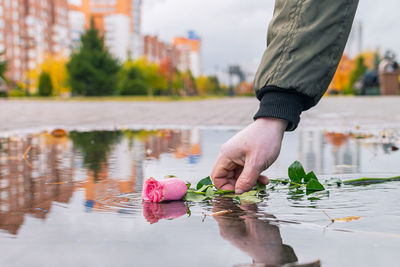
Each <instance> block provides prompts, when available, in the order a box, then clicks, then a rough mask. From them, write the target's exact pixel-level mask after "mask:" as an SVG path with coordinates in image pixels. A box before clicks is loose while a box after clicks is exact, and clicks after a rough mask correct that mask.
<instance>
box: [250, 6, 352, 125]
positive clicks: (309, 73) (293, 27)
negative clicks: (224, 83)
mask: <svg viewBox="0 0 400 267" xmlns="http://www.w3.org/2000/svg"><path fill="white" fill-rule="evenodd" d="M357 5H358V0H335V1H332V0H296V1H295V0H289V1H288V0H276V3H275V11H274V17H273V19H272V21H271V23H270V26H269V29H268V47H267V50H266V51H265V53H264V56H263V58H262V62H261V64H260V66H259V69H258V71H257V74H256V77H255V82H254V88H255V91H256V95H257V98H258V99H259V100H260V101H261V104H260V109H259V111H258V112H257V114H256V115H255V119H257V118H260V117H275V118H281V119H285V120H287V121H289V122H290V123H289V124H290V125H289V127H288V130H293V129H295V128H296V127H297V124H298V123H299V120H300V114H301V112H302V111H304V110H307V109H309V108H311V107H312V106H314V105H316V104H317V103H318V101H319V100H320V99H321V97H322V96H323V95H324V93H325V91H326V90H327V88H328V86H329V83H330V82H331V80H332V78H333V75H334V74H335V71H336V69H337V66H338V64H339V61H340V58H341V56H342V54H343V50H344V47H345V45H346V42H347V38H348V35H349V33H350V30H351V25H352V23H353V19H354V15H355V12H356V9H357Z"/></svg>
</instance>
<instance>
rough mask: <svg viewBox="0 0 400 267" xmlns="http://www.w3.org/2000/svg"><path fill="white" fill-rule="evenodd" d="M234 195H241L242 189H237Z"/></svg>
mask: <svg viewBox="0 0 400 267" xmlns="http://www.w3.org/2000/svg"><path fill="white" fill-rule="evenodd" d="M235 193H236V194H238V195H240V194H243V193H244V191H243V190H242V189H240V188H238V189H236V190H235Z"/></svg>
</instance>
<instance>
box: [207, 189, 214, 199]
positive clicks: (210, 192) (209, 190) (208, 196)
mask: <svg viewBox="0 0 400 267" xmlns="http://www.w3.org/2000/svg"><path fill="white" fill-rule="evenodd" d="M214 195H215V191H214V190H213V189H212V187H208V188H207V190H206V197H207V198H213V197H214Z"/></svg>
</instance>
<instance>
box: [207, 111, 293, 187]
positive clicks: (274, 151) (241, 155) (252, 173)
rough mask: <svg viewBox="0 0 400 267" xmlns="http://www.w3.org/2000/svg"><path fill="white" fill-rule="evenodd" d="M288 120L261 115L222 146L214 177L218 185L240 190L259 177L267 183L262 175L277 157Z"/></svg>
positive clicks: (251, 185) (213, 173)
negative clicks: (261, 116)
mask: <svg viewBox="0 0 400 267" xmlns="http://www.w3.org/2000/svg"><path fill="white" fill-rule="evenodd" d="M287 124H288V122H287V121H285V120H281V119H276V118H259V119H257V120H256V121H255V122H254V123H252V124H251V125H249V126H248V127H246V128H245V129H243V130H242V131H241V132H239V133H238V134H236V135H235V136H234V137H232V138H231V139H230V140H229V141H228V142H226V143H225V144H224V145H222V147H221V151H220V153H219V155H218V158H217V160H216V162H215V164H214V167H213V170H212V173H211V178H212V180H213V182H214V184H215V186H217V187H218V188H219V189H222V190H235V192H236V194H241V193H243V192H247V191H249V190H251V189H252V188H253V187H254V186H255V185H256V184H257V181H258V182H261V183H263V184H268V183H269V179H268V178H267V177H266V176H263V175H260V174H261V173H262V172H263V171H265V170H266V169H268V168H269V166H271V165H272V163H274V162H275V160H276V159H277V158H278V156H279V153H280V150H281V144H282V138H283V134H284V132H285V129H286V127H287Z"/></svg>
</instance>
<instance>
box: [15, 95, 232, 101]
mask: <svg viewBox="0 0 400 267" xmlns="http://www.w3.org/2000/svg"><path fill="white" fill-rule="evenodd" d="M227 97H228V96H216V95H215V96H93V97H82V96H77V97H59V96H54V97H39V96H33V97H9V98H8V99H10V100H25V101H66V102H99V101H121V102H145V101H155V102H169V101H200V100H209V99H222V98H227Z"/></svg>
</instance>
